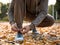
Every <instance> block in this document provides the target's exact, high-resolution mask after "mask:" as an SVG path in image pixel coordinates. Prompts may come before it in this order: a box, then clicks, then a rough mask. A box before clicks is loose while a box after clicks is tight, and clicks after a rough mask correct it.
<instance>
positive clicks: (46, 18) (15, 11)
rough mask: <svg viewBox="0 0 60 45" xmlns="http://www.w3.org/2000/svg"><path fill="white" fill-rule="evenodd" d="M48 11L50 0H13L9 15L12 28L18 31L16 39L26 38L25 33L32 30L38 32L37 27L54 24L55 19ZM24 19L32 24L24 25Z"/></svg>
mask: <svg viewBox="0 0 60 45" xmlns="http://www.w3.org/2000/svg"><path fill="white" fill-rule="evenodd" d="M47 13H48V0H12V2H11V4H10V7H9V12H8V16H9V22H10V24H11V29H12V30H13V31H16V32H18V33H17V35H16V38H15V40H20V41H22V40H24V38H23V34H25V33H27V32H28V31H30V30H32V33H38V32H37V30H36V27H48V26H52V25H53V24H54V22H55V20H54V18H53V17H52V16H51V15H48V14H47ZM23 20H25V21H29V22H31V24H30V25H26V26H24V27H22V24H23Z"/></svg>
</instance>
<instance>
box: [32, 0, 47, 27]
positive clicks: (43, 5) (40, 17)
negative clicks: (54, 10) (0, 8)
mask: <svg viewBox="0 0 60 45" xmlns="http://www.w3.org/2000/svg"><path fill="white" fill-rule="evenodd" d="M47 10H48V0H41V3H40V5H39V6H37V7H36V11H38V12H39V14H38V16H37V18H36V19H35V20H34V21H32V23H31V25H32V24H34V25H35V26H38V25H39V24H40V23H41V22H42V21H43V20H44V19H45V17H46V15H47Z"/></svg>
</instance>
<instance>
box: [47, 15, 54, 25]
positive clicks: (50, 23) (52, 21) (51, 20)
mask: <svg viewBox="0 0 60 45" xmlns="http://www.w3.org/2000/svg"><path fill="white" fill-rule="evenodd" d="M47 19H48V21H49V23H48V26H52V25H53V24H54V23H55V19H54V18H53V16H51V15H47Z"/></svg>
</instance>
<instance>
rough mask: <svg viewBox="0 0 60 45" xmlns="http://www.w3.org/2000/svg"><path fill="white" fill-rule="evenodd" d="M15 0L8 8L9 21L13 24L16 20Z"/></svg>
mask: <svg viewBox="0 0 60 45" xmlns="http://www.w3.org/2000/svg"><path fill="white" fill-rule="evenodd" d="M13 1H14V0H12V2H11V4H10V6H9V10H8V17H9V22H10V24H11V25H12V24H13V23H15V22H14V2H13Z"/></svg>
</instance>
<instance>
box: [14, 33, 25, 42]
mask: <svg viewBox="0 0 60 45" xmlns="http://www.w3.org/2000/svg"><path fill="white" fill-rule="evenodd" d="M23 40H24V38H23V35H22V33H20V32H18V33H17V35H16V37H15V41H23Z"/></svg>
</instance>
